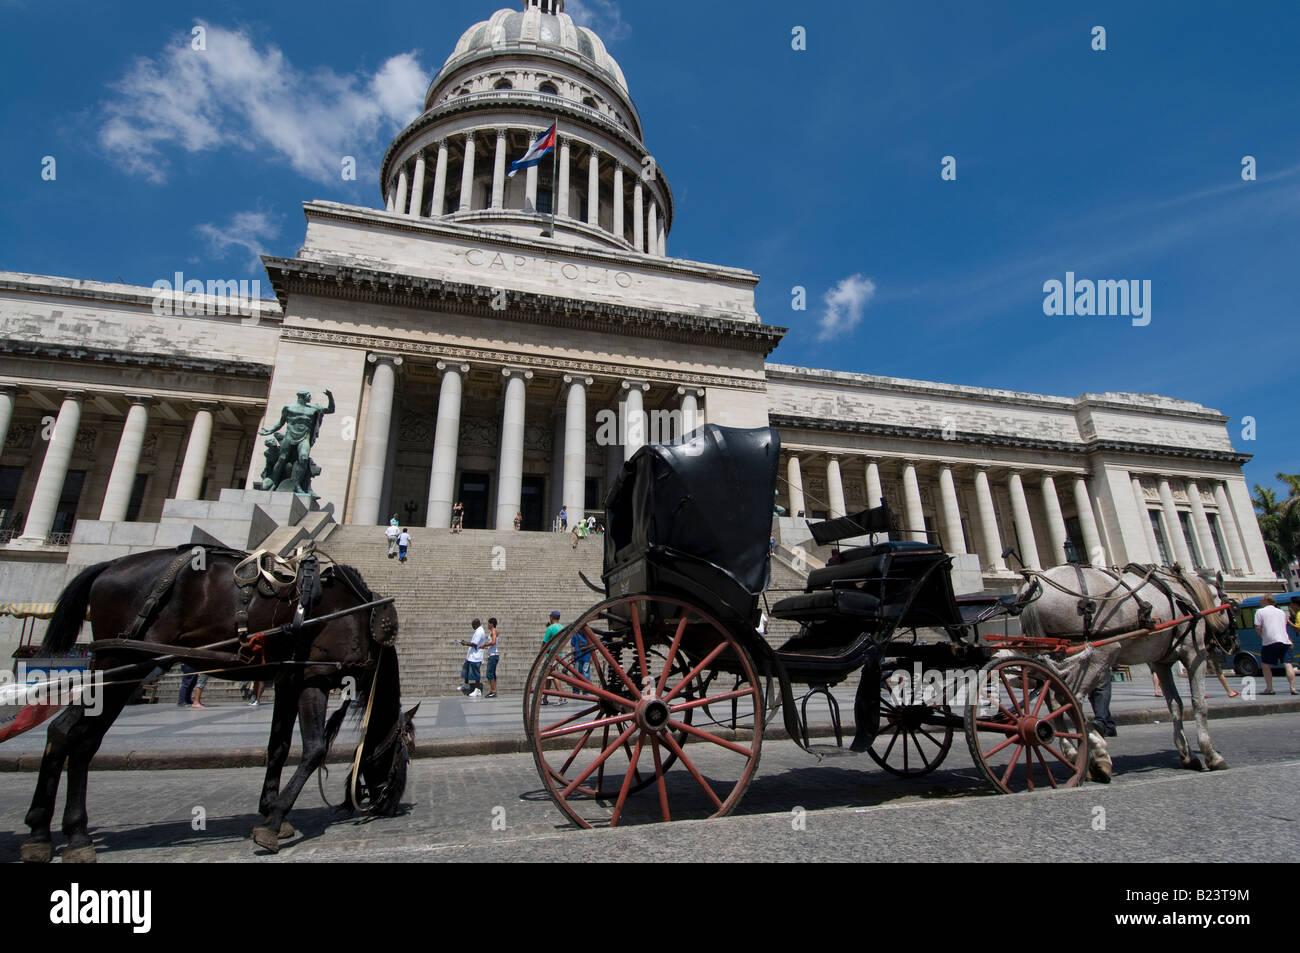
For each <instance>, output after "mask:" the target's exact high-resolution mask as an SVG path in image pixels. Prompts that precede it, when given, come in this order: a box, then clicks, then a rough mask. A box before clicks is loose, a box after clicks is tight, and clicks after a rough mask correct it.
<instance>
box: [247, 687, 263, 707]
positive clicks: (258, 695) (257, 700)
mask: <svg viewBox="0 0 1300 953" xmlns="http://www.w3.org/2000/svg"><path fill="white" fill-rule="evenodd" d="M250 684H251V685H252V694H253V700H252V701H251V702H249V703H248V707H249V708H256V707H257V706H258V705H260V704H262V690H263V689H264V688H266V682H252V683H250Z"/></svg>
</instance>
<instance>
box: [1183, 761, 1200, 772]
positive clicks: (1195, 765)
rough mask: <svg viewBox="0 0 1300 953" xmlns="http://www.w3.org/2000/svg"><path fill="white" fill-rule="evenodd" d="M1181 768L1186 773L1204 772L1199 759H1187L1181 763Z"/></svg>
mask: <svg viewBox="0 0 1300 953" xmlns="http://www.w3.org/2000/svg"><path fill="white" fill-rule="evenodd" d="M1183 767H1184V768H1186V769H1187V770H1188V771H1204V770H1205V765H1203V764H1201V759H1200V758H1188V759H1187V760H1186V761H1184V762H1183Z"/></svg>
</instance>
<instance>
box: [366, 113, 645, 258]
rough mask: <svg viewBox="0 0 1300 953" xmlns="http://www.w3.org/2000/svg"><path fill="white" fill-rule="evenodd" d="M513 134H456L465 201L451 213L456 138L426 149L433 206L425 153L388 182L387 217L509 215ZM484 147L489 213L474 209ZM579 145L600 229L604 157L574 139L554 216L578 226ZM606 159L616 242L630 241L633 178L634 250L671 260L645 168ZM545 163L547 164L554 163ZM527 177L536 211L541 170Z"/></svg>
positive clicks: (566, 139)
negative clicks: (573, 203) (573, 204)
mask: <svg viewBox="0 0 1300 953" xmlns="http://www.w3.org/2000/svg"><path fill="white" fill-rule="evenodd" d="M544 131H545V130H539V129H529V130H527V132H528V134H529V141H530V143H531V142H533V141H535V140H536V137H537V136H538V135H540V134H541V133H542V132H544ZM509 132H510V128H508V127H505V126H497V127H491V128H489V129H476V130H470V131H468V132H465V133H457V134H456V136H455V137H454V138H457V139H460V140H461V142H462V144H463V147H464V160H463V162H462V164H461V175H460V193H459V194H460V199H459V202H458V204H457V207H456V208H455V209H448V208H447V198H448V196H447V175H448V163H449V161H450V150H449V147H450V145H451V142H452V138H453V137H444V138H442V139H438V140H437V141H436V142H435V143H433V144H431V145H430V146H428V147H426V148H427V149H428V150H429V151H430V152H432V162H433V187H432V192H431V194H430V195H429V199H428V202H427V203H426V201H425V191H424V187H425V179H426V177H427V172H428V165H429V156H428V155H426V151H425V149H421V150H420V151H418V152H416V153H415V154H414V155H413V156H411V157H409V158H408V159H407V160H406V161H405V162H404V163H403V164H402V165H401V167H400V168H399V169H398V170H397V173H396V175H395V176H394V177H393V178H392V179H391V181H390V182H389V184H388V188H387V191H386V193H385V200H386V207H387V209H388V211H390V212H401V213H403V214H405V215H409V216H412V217H414V218H423V217H426V215H425V206H426V204H427V206H428V215H427V217H430V218H440V217H442V216H444V215H448V214H453V213H461V212H471V211H483V210H502V209H504V208H505V196H506V178H507V168H508V166H509V159H510V157H509V155H508V152H509ZM480 142H481V143H482V145H483V146H484V147H485V148H486V147H488V146H489V145H490V146H491V148H492V149H493V152H492V188H491V191H490V193H489V197H488V201H487V205H486V207H485V209H478V208H475V207H474V201H473V193H474V179H475V170H476V164H477V149H478V146H479V144H480ZM575 145H576V146H580V147H581V148H582V149H584V150H586V165H587V187H586V199H587V214H586V219H585V222H586V224H587V225H589V226H591V227H593V228H599V227H600V199H601V181H600V162H601V158H602V151H601V150H600V148H599V147H597V146H596V145H594V144H592V143H589V142H585V141H582V140H579V139H575V138H574V137H572V136H560V137H559V149H558V151H559V155H558V156H557V157H556V163H557V177H558V180H559V181H558V183H557V188H556V197H555V202H556V206H555V214H556V217H557V218H559V219H569V220H576V216H574V215H573V214H572V212H571V210H570V208H569V193H570V191H571V189H570V181H571V171H572V170H571V166H572V164H573V162H572V158H573V152H574V146H575ZM604 155H606V156H607V157H608V159H609V160H610V161H611V162H613V163H614V170H613V183H612V186H611V188H612V190H613V191H612V195H610V196H609V198H610V201H611V205H612V207H613V223H612V228H611V231H612V232H613V234H614V235H615V236H616V237H617V238H619V239H620V240H624V241H626V237H625V235H626V205H627V203H628V198H629V197H628V190H627V187H626V185H625V182H626V180H627V179H628V178H630V179H631V181H632V189H631V211H632V239H631V246H632V248H634V249H635V250H636V251H639V252H645V253H646V254H650V255H658V256H661V257H662V256H666V255H667V254H668V246H667V232H666V227H667V223H666V220H665V219H664V218H663V216H662V214H661V211H662V210H661V209H660V207H659V204H658V201H657V199H656V197H655V195H654V190H653V189H651V188H649V187H648V183H645V182H643V180H642V176H641V169H640V168H630V167H627V166H625V165H624V163H623V162H622V161H621V160H620V159H619V158H618V157H616V156H614V155H613V154H610V153H605V154H604ZM516 158H518V157H516ZM543 161H544V162H545V161H550V160H543ZM651 167H653V166H651ZM526 176H527V177H526V179H525V199H524V210H525V211H535V210H536V209H537V180H538V175H537V166H533V167H532V168H530V169H528V170H527V172H526Z"/></svg>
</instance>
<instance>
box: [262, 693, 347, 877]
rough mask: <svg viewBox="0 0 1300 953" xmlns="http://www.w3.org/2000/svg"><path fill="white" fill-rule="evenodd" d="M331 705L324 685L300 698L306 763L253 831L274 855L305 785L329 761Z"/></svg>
mask: <svg viewBox="0 0 1300 953" xmlns="http://www.w3.org/2000/svg"><path fill="white" fill-rule="evenodd" d="M328 705H329V687H328V685H326V684H325V683H323V682H320V683H310V682H309V683H308V684H306V685H304V686H303V687H302V692H301V694H300V695H299V697H298V723H299V725H300V726H301V728H302V761H300V762H299V763H298V770H297V771H295V772H294V774H293V777H291V778H290V779H289V783H288V784H286V785H285V787H284V790H283V791H281V792H280V795H279V797H277V798H276V799H275V800H274V801H273V802H272V804H271V810H270V812H269V813H268V814H267V815H266V823H265V824H260V825H258V826H257V827H254V828H253V841H254V842H255V843H256V844H257V845H258V846H259V847H264V848H266V849H267V850H269V851H270V852H271V853H273V854H274V853H275V852H276V851H278V850H279V849H280V844H279V841H278V838H279V832H280V826H281V825H282V824H283V823H284V819H285V816H286V815H287V814H288V813H289V810H290V809H291V808H292V807H293V804H294V802H295V801H296V800H298V795H299V793H301V791H302V788H303V785H305V784H306V783H307V779H308V778H310V777H311V776H312V773H313V772H314V771H315V770H316V769H317V768H319V767H320V766H321V764H322V763H323V762H324V760H325V709H326V708H327V707H328Z"/></svg>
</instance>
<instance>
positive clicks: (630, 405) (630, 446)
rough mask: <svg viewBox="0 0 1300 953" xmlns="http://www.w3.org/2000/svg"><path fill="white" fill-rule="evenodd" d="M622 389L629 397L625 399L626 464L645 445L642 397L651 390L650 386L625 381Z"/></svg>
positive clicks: (624, 450) (624, 452)
mask: <svg viewBox="0 0 1300 953" xmlns="http://www.w3.org/2000/svg"><path fill="white" fill-rule="evenodd" d="M622 387H623V390H625V391H627V397H625V398H624V399H623V427H624V434H623V460H624V461H625V462H626V461H628V460H631V459H632V454H634V453H636V452H637V451H638V450H640V449H641V447H642V446H643V445H644V444H645V438H646V433H645V431H646V426H645V409H644V406H643V404H642V401H641V395H642V394H643V393H644V392H645V391H648V390H649V389H650V385H649V384H646V383H642V382H639V381H623V384H622Z"/></svg>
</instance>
